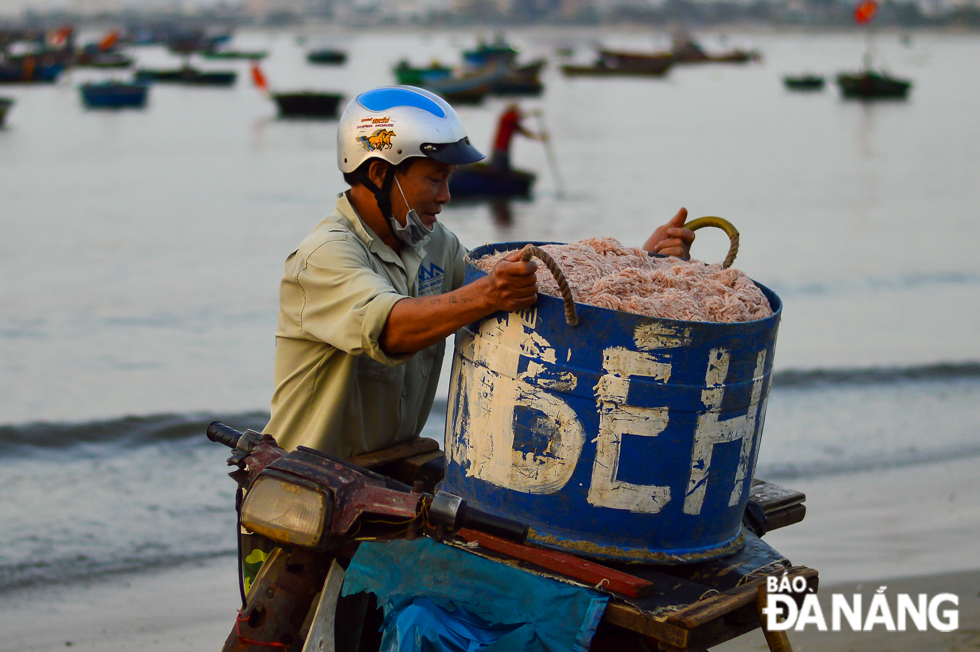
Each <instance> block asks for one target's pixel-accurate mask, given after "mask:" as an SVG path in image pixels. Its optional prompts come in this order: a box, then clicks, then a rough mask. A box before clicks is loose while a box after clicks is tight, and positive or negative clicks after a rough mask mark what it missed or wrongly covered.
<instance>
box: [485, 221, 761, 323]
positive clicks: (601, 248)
mask: <svg viewBox="0 0 980 652" xmlns="http://www.w3.org/2000/svg"><path fill="white" fill-rule="evenodd" d="M541 248H542V249H544V250H545V251H547V252H548V253H549V254H550V255H551V257H552V258H554V259H555V262H556V263H558V266H559V267H560V268H561V270H562V272H564V274H565V278H566V280H567V281H568V285H569V288H570V289H571V291H572V297H573V298H574V299H575V302H576V303H585V304H588V305H591V306H599V307H600V308H609V309H612V310H621V311H623V312H629V313H634V314H637V315H646V316H649V317H659V318H662V319H678V320H683V321H703V322H718V323H732V322H746V321H754V320H757V319H764V318H766V317H769V316H770V315H772V307H771V306H770V305H769V301H768V299H766V297H765V295H764V294H762V290H760V289H759V288H758V286H756V285H755V283H753V282H752V281H751V280H750V279H749V277H748V276H746V275H745V274H744V273H743V272H740V271H739V270H737V269H731V268H729V269H724V268H723V267H722V266H721V264H720V263H718V264H714V265H706V264H704V263H702V262H699V261H696V260H683V259H681V258H675V257H666V258H664V257H659V256H651V255H649V254H648V253H647V252H645V251H643V250H642V249H635V248H632V247H624V246H623V245H622V244H621V243H620V242H619V241H618V240H616V239H615V238H588V239H586V240H580V241H578V242H573V243H571V244H567V245H544V246H543V247H541ZM509 253H512V252H511V251H504V252H500V253H496V254H491V255H489V256H484V257H483V258H480V259H479V260H476V261H474V263H475V265H476V266H477V268H479V269H481V270H483V271H484V272H489V271H490V270H491V269H492V268H493V266H494V265H496V264H497V262H498V261H499V260H500V259H501V258H503V257H504V256H506V255H507V254H509ZM537 262H538V271H537V276H538V291H539V292H542V293H544V294H548V295H551V296H553V297H561V293H560V292H559V290H558V284H557V283H556V282H555V280H554V279H553V278H552V276H551V272H549V271H548V268H547V267H545V265H544V264H543V263H541V262H540V261H537Z"/></svg>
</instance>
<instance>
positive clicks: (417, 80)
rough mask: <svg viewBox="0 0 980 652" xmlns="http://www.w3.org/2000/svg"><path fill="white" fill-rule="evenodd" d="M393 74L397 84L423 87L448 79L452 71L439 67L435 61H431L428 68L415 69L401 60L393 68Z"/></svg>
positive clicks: (445, 67)
mask: <svg viewBox="0 0 980 652" xmlns="http://www.w3.org/2000/svg"><path fill="white" fill-rule="evenodd" d="M394 72H395V79H396V80H398V83H399V84H404V85H406V86H425V85H426V84H427V83H429V82H432V81H436V80H439V79H448V78H449V77H450V75H452V73H453V69H452V68H449V67H448V66H443V65H440V64H439V62H437V61H433V62H432V64H431V65H429V66H428V67H425V68H421V67H419V68H417V67H414V66H412V65H410V64H409V63H408V61H407V60H405V59H402V60H401V61H399V62H398V65H397V66H395V67H394Z"/></svg>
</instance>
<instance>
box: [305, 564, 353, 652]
mask: <svg viewBox="0 0 980 652" xmlns="http://www.w3.org/2000/svg"><path fill="white" fill-rule="evenodd" d="M343 585H344V569H343V567H342V566H341V565H340V564H338V563H337V560H336V559H334V560H333V561H332V562H331V563H330V571H329V572H328V573H327V579H326V580H324V582H323V590H322V591H321V592H320V601H319V602H318V603H317V605H316V614H315V615H314V616H313V624H311V625H310V633H309V634H307V636H306V643H305V644H304V645H303V652H336V649H337V645H336V642H335V641H336V634H335V630H336V621H337V601H338V600H339V599H340V589H341V587H343Z"/></svg>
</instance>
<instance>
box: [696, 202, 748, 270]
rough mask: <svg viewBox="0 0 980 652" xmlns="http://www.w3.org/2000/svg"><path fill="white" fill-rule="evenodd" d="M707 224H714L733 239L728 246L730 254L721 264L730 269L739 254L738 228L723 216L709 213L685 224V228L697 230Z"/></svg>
mask: <svg viewBox="0 0 980 652" xmlns="http://www.w3.org/2000/svg"><path fill="white" fill-rule="evenodd" d="M706 226H713V227H715V228H718V229H721V230H722V231H724V232H725V233H726V234H728V239H729V240H731V242H732V244H731V246H730V247H729V248H728V255H727V256H725V262H723V263H722V264H721V266H722V267H724V268H725V269H728V268H729V267H731V266H732V263H734V262H735V256H736V255H737V254H738V229H736V228H735V227H734V226H733V225H732V223H731V222H729V221H728V220H726V219H724V218H722V217H715V216H714V215H707V216H705V217H699V218H698V219H696V220H691V221H690V222H688V223H687V224H685V225H684V228H685V229H690V230H691V231H697V230H698V229H703V228H704V227H706Z"/></svg>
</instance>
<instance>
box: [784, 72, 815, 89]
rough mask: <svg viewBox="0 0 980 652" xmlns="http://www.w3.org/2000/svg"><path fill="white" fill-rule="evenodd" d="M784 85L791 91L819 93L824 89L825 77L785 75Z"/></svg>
mask: <svg viewBox="0 0 980 652" xmlns="http://www.w3.org/2000/svg"><path fill="white" fill-rule="evenodd" d="M783 84H784V85H785V86H786V88H788V89H789V90H791V91H819V90H821V89H823V85H824V78H823V75H811V74H805V75H784V76H783Z"/></svg>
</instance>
